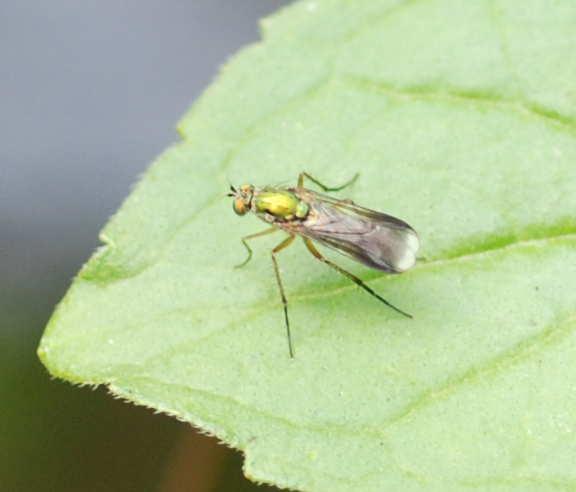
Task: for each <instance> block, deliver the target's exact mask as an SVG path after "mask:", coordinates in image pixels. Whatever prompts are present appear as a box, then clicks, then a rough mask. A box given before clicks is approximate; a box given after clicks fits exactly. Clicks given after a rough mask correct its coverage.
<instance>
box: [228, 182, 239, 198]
mask: <svg viewBox="0 0 576 492" xmlns="http://www.w3.org/2000/svg"><path fill="white" fill-rule="evenodd" d="M230 191H231V193H226V196H236V195H237V194H238V192H237V191H236V188H234V186H232V185H230Z"/></svg>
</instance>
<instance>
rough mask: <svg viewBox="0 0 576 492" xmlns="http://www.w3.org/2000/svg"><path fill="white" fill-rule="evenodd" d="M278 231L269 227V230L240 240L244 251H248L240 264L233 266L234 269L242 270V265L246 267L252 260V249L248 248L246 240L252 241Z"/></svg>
mask: <svg viewBox="0 0 576 492" xmlns="http://www.w3.org/2000/svg"><path fill="white" fill-rule="evenodd" d="M279 230H280V229H278V228H276V227H270V228H269V229H266V230H264V231H260V232H256V233H254V234H249V235H248V236H244V237H243V238H242V244H243V245H244V247H245V248H246V251H248V257H247V258H246V259H245V260H244V261H243V262H242V263H239V264H238V265H235V266H234V268H242V267H243V266H244V265H246V263H248V262H249V261H250V260H251V259H252V248H251V247H250V246H248V240H249V239H254V238H256V237H261V236H266V235H267V234H272V233H273V232H276V231H279Z"/></svg>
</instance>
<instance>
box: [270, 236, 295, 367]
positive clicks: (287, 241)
mask: <svg viewBox="0 0 576 492" xmlns="http://www.w3.org/2000/svg"><path fill="white" fill-rule="evenodd" d="M295 237H296V236H294V235H292V236H289V237H287V238H286V239H284V241H282V242H281V243H280V244H279V245H278V246H276V247H275V248H274V249H273V250H272V263H273V264H274V273H275V274H276V282H277V283H278V288H279V289H280V297H281V299H282V304H283V305H284V320H285V322H286V336H287V337H288V352H289V353H290V358H292V359H293V358H294V349H293V348H292V335H291V334H290V321H289V320H288V301H287V300H286V294H284V287H283V285H282V279H281V278H280V269H279V268H278V261H277V260H276V254H277V253H279V252H280V251H282V250H283V249H284V248H287V247H288V246H290V245H291V244H292V242H293V241H294V238H295Z"/></svg>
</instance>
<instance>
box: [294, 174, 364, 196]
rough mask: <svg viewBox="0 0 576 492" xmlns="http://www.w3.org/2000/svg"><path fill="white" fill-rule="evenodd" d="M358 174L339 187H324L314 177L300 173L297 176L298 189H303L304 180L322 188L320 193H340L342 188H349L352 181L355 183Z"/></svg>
mask: <svg viewBox="0 0 576 492" xmlns="http://www.w3.org/2000/svg"><path fill="white" fill-rule="evenodd" d="M358 176H359V174H358V173H356V174H355V175H354V176H353V177H352V179H350V180H348V181H346V183H344V184H343V185H341V186H334V187H331V186H326V185H325V184H323V183H321V182H320V181H318V180H317V179H316V178H315V177H313V176H310V175H309V174H308V173H306V172H302V173H300V174H299V175H298V188H300V189H302V188H303V187H304V178H306V179H308V180H310V181H312V182H313V183H314V184H316V185H318V186H319V187H320V188H322V191H340V190H343V189H344V188H346V187H347V186H350V185H351V184H352V183H354V181H356V180H357V179H358Z"/></svg>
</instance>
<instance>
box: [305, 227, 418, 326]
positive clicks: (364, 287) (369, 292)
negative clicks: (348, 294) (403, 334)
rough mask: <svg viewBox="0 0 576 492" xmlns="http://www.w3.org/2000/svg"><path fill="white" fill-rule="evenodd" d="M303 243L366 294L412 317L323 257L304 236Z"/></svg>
mask: <svg viewBox="0 0 576 492" xmlns="http://www.w3.org/2000/svg"><path fill="white" fill-rule="evenodd" d="M304 243H305V244H306V247H307V248H308V251H310V253H312V254H313V255H314V256H315V257H316V258H317V259H319V260H320V261H321V262H322V263H326V265H328V266H329V267H331V268H333V269H334V270H336V271H337V272H339V273H341V274H342V275H344V276H345V277H348V278H349V279H350V280H352V282H354V283H355V284H356V285H358V286H360V287H362V288H363V289H364V290H365V291H366V292H368V294H370V295H371V296H373V297H375V298H376V299H378V300H379V301H380V302H383V303H384V304H386V306H388V307H391V308H392V309H394V311H396V312H398V313H400V314H402V315H404V316H406V317H407V318H412V315H411V314H409V313H407V312H405V311H402V310H401V309H400V308H397V307H396V306H394V304H391V303H389V302H388V301H387V300H386V299H384V298H383V297H381V296H380V295H379V294H377V293H376V292H374V291H373V290H372V289H371V288H370V287H368V286H367V285H366V284H365V283H364V282H363V281H362V280H361V279H359V278H358V277H357V276H356V275H354V274H352V273H350V272H348V271H346V270H344V268H342V267H340V266H338V265H336V264H335V263H332V262H331V261H330V260H328V259H327V258H324V256H322V254H321V253H320V251H318V250H317V249H316V247H315V246H314V245H313V244H312V241H310V239H306V238H304Z"/></svg>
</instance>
